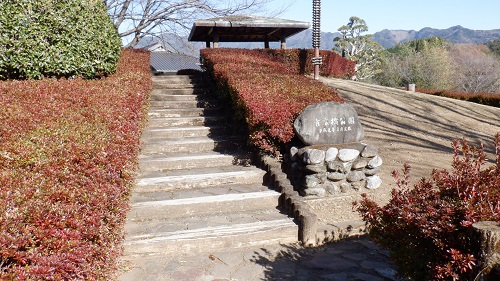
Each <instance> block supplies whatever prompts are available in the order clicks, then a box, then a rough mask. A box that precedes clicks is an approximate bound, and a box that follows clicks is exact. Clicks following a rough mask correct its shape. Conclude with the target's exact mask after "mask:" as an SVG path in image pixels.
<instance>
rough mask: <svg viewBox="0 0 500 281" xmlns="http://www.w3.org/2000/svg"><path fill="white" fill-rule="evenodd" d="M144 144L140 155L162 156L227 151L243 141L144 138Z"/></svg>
mask: <svg viewBox="0 0 500 281" xmlns="http://www.w3.org/2000/svg"><path fill="white" fill-rule="evenodd" d="M141 141H142V142H143V143H144V145H143V147H142V148H141V153H142V154H157V153H159V154H162V153H177V152H179V153H184V152H188V153H198V152H207V151H212V150H219V151H221V150H227V149H228V148H231V147H238V146H241V144H242V142H243V140H242V139H241V138H238V137H232V136H228V137H226V138H218V139H214V138H210V137H194V138H182V139H158V138H152V139H149V138H147V137H146V136H143V137H142V138H141Z"/></svg>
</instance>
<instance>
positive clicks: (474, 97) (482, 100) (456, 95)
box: [416, 88, 500, 107]
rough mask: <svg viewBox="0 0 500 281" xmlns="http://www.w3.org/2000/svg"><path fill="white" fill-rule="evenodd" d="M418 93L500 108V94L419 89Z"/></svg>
mask: <svg viewBox="0 0 500 281" xmlns="http://www.w3.org/2000/svg"><path fill="white" fill-rule="evenodd" d="M416 90H417V92H420V93H425V94H430V95H436V96H441V97H447V98H452V99H457V100H464V101H469V102H474V103H479V104H483V105H488V106H494V107H500V93H497V94H492V93H474V94H473V93H467V92H457V91H451V90H428V89H421V88H417V89H416Z"/></svg>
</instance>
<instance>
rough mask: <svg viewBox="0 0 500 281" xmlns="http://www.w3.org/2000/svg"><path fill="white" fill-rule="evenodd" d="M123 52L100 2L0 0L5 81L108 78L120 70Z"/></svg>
mask: <svg viewBox="0 0 500 281" xmlns="http://www.w3.org/2000/svg"><path fill="white" fill-rule="evenodd" d="M120 49H121V41H120V37H119V35H118V32H117V30H116V28H115V26H114V25H113V23H112V22H111V19H110V18H109V16H108V14H107V10H106V8H105V6H104V5H103V3H102V1H98V0H88V1H83V0H65V1H57V0H39V1H32V0H2V1H1V2H0V79H2V80H4V79H40V78H42V77H57V78H60V77H75V76H81V77H84V78H94V77H100V76H106V75H108V74H111V73H113V72H114V71H115V70H116V67H117V63H118V59H119V56H120Z"/></svg>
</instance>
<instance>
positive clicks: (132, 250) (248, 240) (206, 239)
mask: <svg viewBox="0 0 500 281" xmlns="http://www.w3.org/2000/svg"><path fill="white" fill-rule="evenodd" d="M297 232H298V228H297V225H296V224H295V223H294V222H293V220H292V219H291V218H288V217H284V216H283V215H282V214H280V213H279V212H278V211H277V210H271V211H263V212H257V211H253V212H251V213H250V214H249V213H248V212H238V213H223V214H214V215H207V216H193V217H185V218H183V219H182V220H180V219H179V218H175V219H172V220H152V221H145V222H135V221H128V222H127V225H126V233H128V237H127V240H126V241H125V242H124V247H125V254H132V255H134V254H136V255H137V254H161V255H184V254H193V253H205V252H211V251H214V250H221V249H237V248H244V247H250V246H261V245H269V244H278V243H293V242H296V241H297Z"/></svg>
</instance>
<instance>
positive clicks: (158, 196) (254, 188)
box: [130, 182, 276, 206]
mask: <svg viewBox="0 0 500 281" xmlns="http://www.w3.org/2000/svg"><path fill="white" fill-rule="evenodd" d="M269 190H270V189H269V187H268V186H265V185H263V184H262V183H261V182H259V183H251V184H224V185H221V186H213V187H205V188H198V189H177V190H170V191H165V192H134V193H133V194H132V196H131V199H130V201H131V203H132V204H135V203H143V202H149V201H164V200H177V199H186V198H196V197H206V196H216V195H225V194H243V193H255V192H264V191H269ZM275 205H276V203H273V204H272V205H271V206H275Z"/></svg>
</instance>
